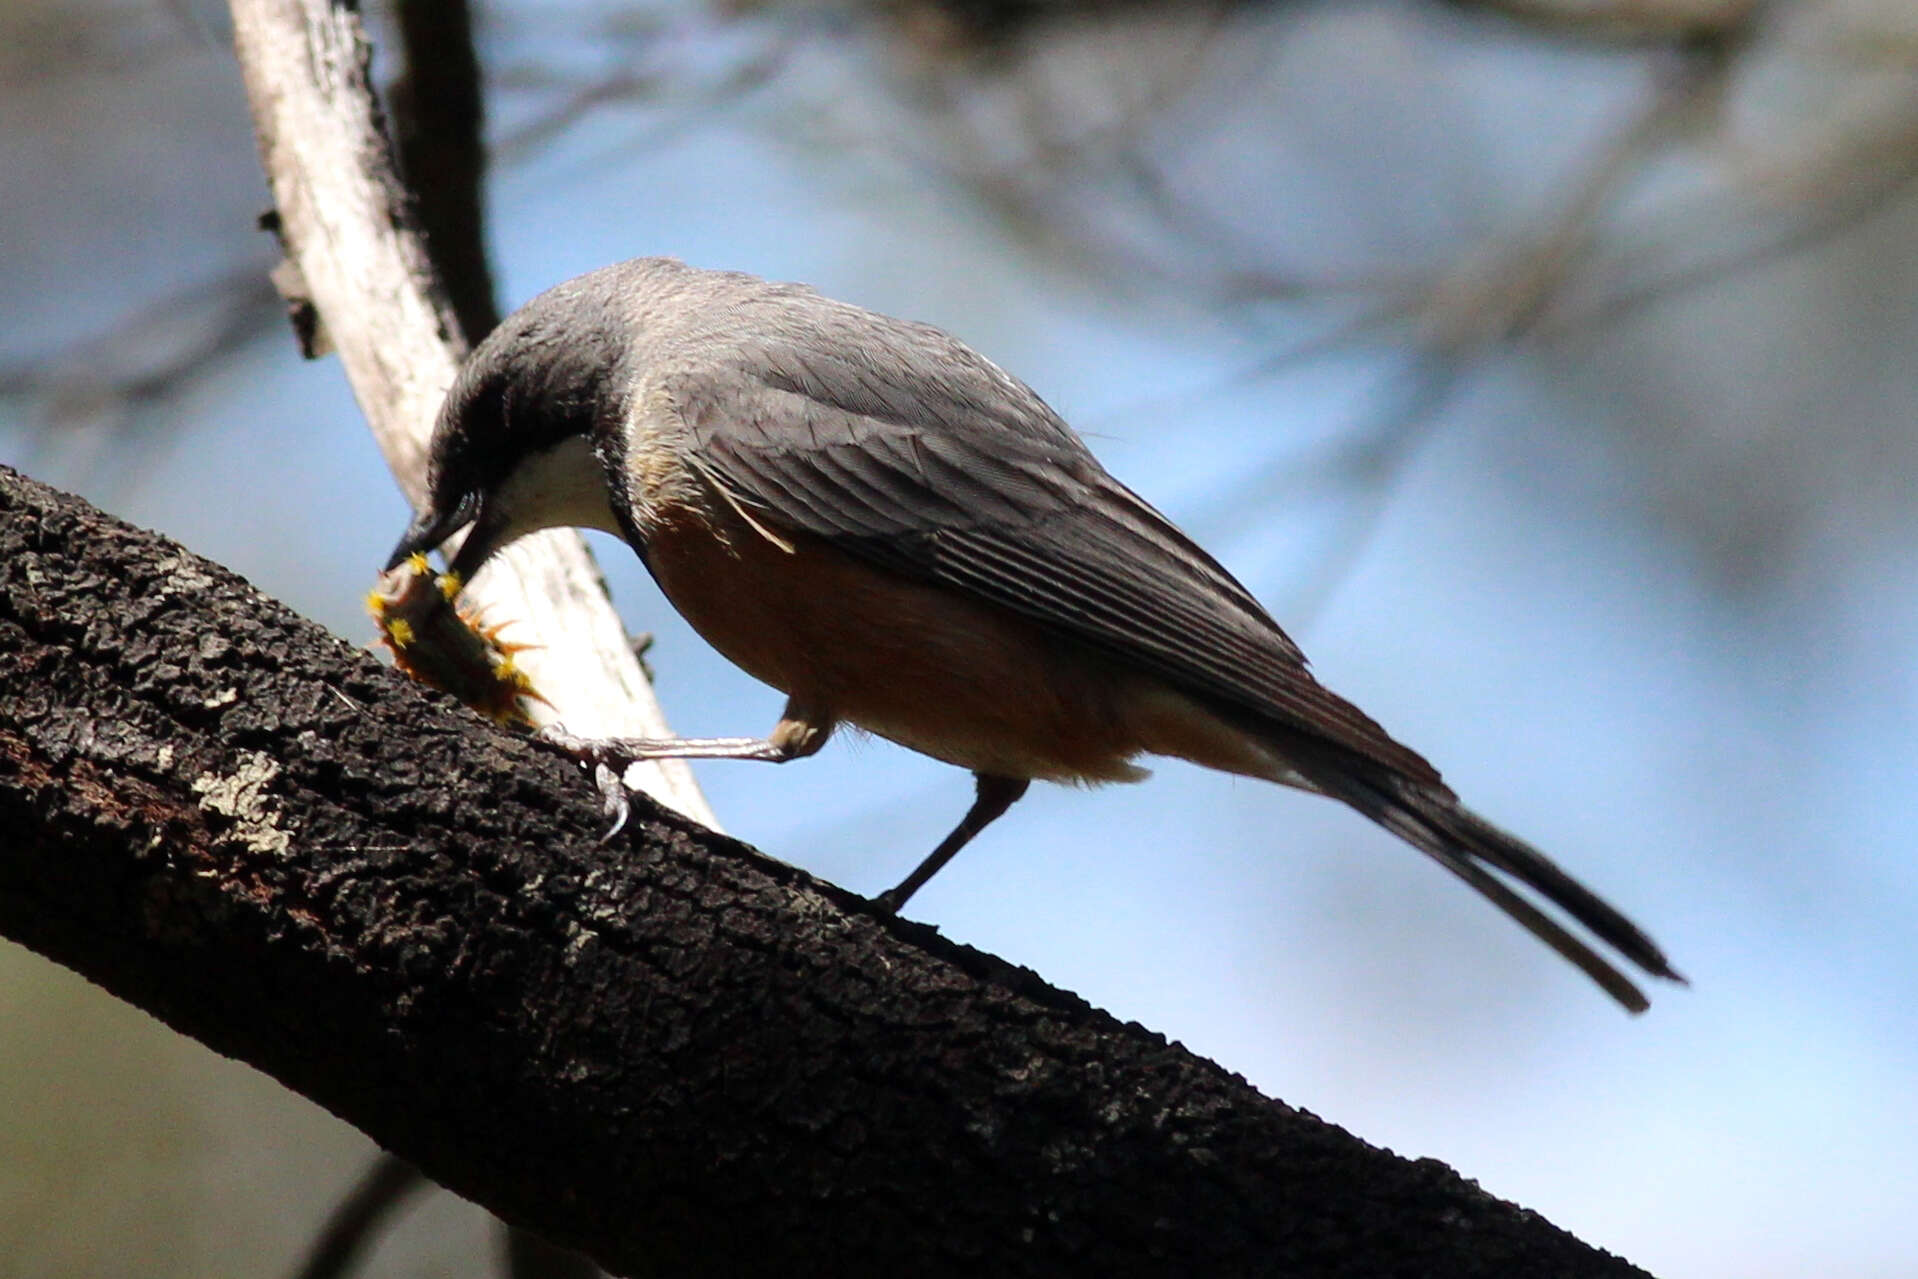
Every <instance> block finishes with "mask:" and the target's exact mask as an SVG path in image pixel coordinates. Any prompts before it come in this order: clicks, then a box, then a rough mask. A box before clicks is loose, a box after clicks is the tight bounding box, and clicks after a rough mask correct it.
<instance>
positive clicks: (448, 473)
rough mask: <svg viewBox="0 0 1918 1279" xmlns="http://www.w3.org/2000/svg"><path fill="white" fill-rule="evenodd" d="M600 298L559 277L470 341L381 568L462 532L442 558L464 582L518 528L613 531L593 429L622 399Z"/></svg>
mask: <svg viewBox="0 0 1918 1279" xmlns="http://www.w3.org/2000/svg"><path fill="white" fill-rule="evenodd" d="M616 318H617V317H616V314H615V313H614V312H613V311H612V309H611V308H610V307H608V306H607V305H605V300H604V299H600V298H595V297H593V296H591V295H586V296H582V295H581V294H580V293H579V292H578V290H577V289H571V290H569V289H568V288H567V287H566V286H562V287H561V288H559V289H554V290H551V291H549V292H548V293H545V294H542V295H541V296H540V297H538V298H535V299H534V300H533V301H532V302H530V303H528V304H527V305H526V306H525V307H523V308H522V309H521V310H519V311H517V312H515V313H514V314H513V315H511V316H509V317H508V318H507V319H506V320H505V321H503V322H502V323H501V324H500V325H499V327H497V328H496V329H494V330H493V332H492V333H491V334H490V335H488V337H487V338H486V340H485V341H483V342H481V343H480V345H479V346H478V347H477V348H475V349H474V351H473V353H472V355H471V356H470V357H468V359H467V361H466V364H465V365H464V367H462V368H461V370H460V373H459V377H458V378H457V379H455V381H454V383H453V387H452V389H451V390H450V391H448V392H447V394H446V401H445V403H444V404H443V405H442V406H441V408H440V413H439V419H438V421H437V422H436V423H435V425H434V428H433V440H432V444H431V446H430V452H429V454H428V462H427V485H428V491H427V502H426V506H425V509H423V510H421V511H420V512H419V513H418V515H417V516H416V517H415V518H414V520H413V522H412V524H410V525H409V526H408V527H407V530H406V533H405V534H404V535H403V536H402V537H401V538H400V540H399V544H398V545H397V546H395V547H394V548H393V555H392V558H391V559H390V560H389V561H388V564H387V567H388V569H392V568H395V567H397V566H398V565H399V564H400V563H402V562H403V561H404V560H405V559H406V558H407V557H408V556H409V555H412V554H414V553H415V552H421V551H430V550H432V549H433V548H434V547H437V546H439V545H440V544H441V543H443V542H445V541H446V540H447V539H448V538H450V537H453V536H454V535H455V534H458V533H459V532H461V531H462V530H464V531H465V533H466V539H465V541H464V542H462V543H461V544H460V546H459V548H458V550H457V551H456V552H454V553H453V554H452V555H451V556H450V557H449V563H448V569H449V571H451V572H452V573H454V574H455V575H457V577H458V578H459V580H461V581H462V582H464V581H471V580H472V576H473V574H474V573H475V572H477V571H478V569H479V568H480V566H481V565H482V564H484V563H485V562H486V560H487V559H488V558H490V557H491V556H492V555H493V553H494V552H496V551H499V550H501V549H503V548H504V547H506V546H507V545H508V544H509V543H511V542H513V541H516V540H517V539H518V538H520V537H522V536H523V535H525V534H527V533H535V532H538V531H539V530H541V529H545V528H555V527H566V526H572V527H583V528H599V529H605V530H608V531H610V532H618V531H619V526H618V523H617V521H616V520H615V518H614V516H613V512H612V509H611V504H610V500H609V496H608V494H609V490H608V487H607V477H606V474H605V470H604V468H603V467H602V465H601V463H600V461H599V458H598V457H597V456H596V451H595V447H594V444H595V435H596V433H597V431H598V430H599V429H600V428H601V427H603V426H605V425H607V424H609V423H613V422H617V420H618V418H619V415H620V413H621V411H622V405H623V402H624V386H625V379H624V378H623V377H622V376H621V370H622V368H623V366H624V364H625V358H624V353H625V350H626V346H627V344H626V343H625V341H624V340H623V338H622V335H621V333H620V330H619V326H618V325H617V324H616V323H614V322H613V321H614V320H615V319H616Z"/></svg>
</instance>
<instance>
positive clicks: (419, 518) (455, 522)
mask: <svg viewBox="0 0 1918 1279" xmlns="http://www.w3.org/2000/svg"><path fill="white" fill-rule="evenodd" d="M478 514H479V501H478V499H477V498H474V497H470V496H469V497H465V498H462V499H460V501H459V503H458V505H456V506H454V507H453V509H452V510H450V511H439V510H435V509H433V508H431V507H428V508H427V509H426V510H424V511H422V512H420V513H419V514H418V515H416V516H414V517H413V522H412V523H411V524H409V525H407V528H406V532H405V533H404V534H402V535H401V537H400V541H399V545H397V546H395V547H394V548H393V554H392V556H391V558H389V559H388V560H387V561H386V571H387V572H389V573H390V572H392V571H393V570H394V569H396V568H398V567H399V566H400V565H402V564H404V563H405V562H406V560H407V557H408V556H410V555H415V554H418V553H420V552H423V551H430V550H432V549H433V548H434V547H436V546H438V545H439V544H440V543H441V542H444V541H445V540H446V539H447V538H449V537H451V536H453V534H455V533H457V532H459V531H460V529H462V528H464V527H465V526H466V525H468V524H470V523H472V522H473V519H474V517H475V516H476V515H478ZM467 540H468V541H469V542H470V541H472V540H473V539H471V538H468V539H467ZM462 549H464V548H462Z"/></svg>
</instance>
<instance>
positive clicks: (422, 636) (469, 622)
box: [366, 554, 546, 729]
mask: <svg viewBox="0 0 1918 1279" xmlns="http://www.w3.org/2000/svg"><path fill="white" fill-rule="evenodd" d="M461 585H462V583H461V582H460V580H459V578H458V577H457V576H455V575H454V574H452V573H445V574H439V575H435V574H434V572H433V566H432V565H431V564H429V563H428V562H427V559H426V556H424V555H420V554H416V555H413V556H410V557H408V559H407V561H406V562H405V563H404V564H402V565H400V566H399V567H398V568H396V569H393V570H392V571H391V572H388V573H383V574H381V576H380V579H379V581H378V582H377V583H376V584H375V585H374V587H373V589H372V590H371V591H369V592H368V593H367V596H366V611H367V612H369V613H371V614H372V615H373V620H374V622H376V623H377V624H378V625H379V628H380V642H381V643H383V644H385V645H386V647H387V648H388V649H389V650H390V651H391V652H392V654H393V664H394V665H395V666H398V667H399V668H400V669H401V670H402V671H404V672H405V673H406V674H408V675H410V676H412V677H413V678H414V679H416V680H418V681H420V682H421V683H422V684H426V685H428V686H429V687H432V688H437V689H439V690H440V691H442V692H445V693H450V694H452V695H453V696H454V697H456V698H458V699H459V700H460V701H461V702H462V703H464V704H465V705H467V706H470V707H471V708H472V709H474V710H476V711H478V712H479V713H480V714H482V715H484V716H486V717H487V718H488V719H491V720H492V721H494V722H495V723H498V724H504V725H507V726H508V727H512V728H526V729H530V728H532V727H534V724H533V720H532V718H531V717H530V716H529V715H528V714H527V713H526V709H525V707H524V706H523V705H522V701H523V699H526V698H531V699H533V700H535V701H541V702H544V701H545V700H546V699H545V698H544V697H541V696H540V695H539V692H538V690H536V689H535V688H534V687H533V684H532V681H531V680H529V679H528V678H527V677H526V672H524V671H522V670H521V669H520V668H519V665H518V664H517V663H516V662H515V661H514V660H513V658H514V655H515V654H517V653H521V652H524V651H525V650H526V649H527V648H529V647H531V646H530V645H527V644H513V643H509V642H507V641H505V640H502V639H501V638H500V632H501V631H503V630H505V629H506V628H507V626H509V625H511V623H510V622H502V623H500V624H498V625H496V626H484V625H482V624H481V622H480V620H479V618H478V617H477V616H475V615H472V614H470V613H468V612H466V611H463V610H462V609H461V608H459V606H458V605H456V604H455V603H454V600H455V598H456V597H457V596H458V595H459V591H460V586H461Z"/></svg>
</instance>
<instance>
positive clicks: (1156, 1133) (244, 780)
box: [0, 470, 1640, 1279]
mask: <svg viewBox="0 0 1918 1279" xmlns="http://www.w3.org/2000/svg"><path fill="white" fill-rule="evenodd" d="M600 828H601V817H600V814H599V809H598V804H597V799H596V796H595V795H594V793H593V788H592V787H591V786H590V785H588V784H586V783H585V781H584V780H583V779H582V778H581V777H580V776H579V774H578V773H577V772H576V771H575V769H574V767H573V766H572V765H571V764H570V763H569V762H567V761H566V760H563V759H562V758H560V757H558V756H557V755H555V754H554V753H553V752H551V751H548V750H546V749H544V748H542V747H540V746H539V745H537V744H535V743H533V742H531V741H528V740H526V739H523V738H518V737H514V736H510V735H507V734H505V733H502V732H499V731H496V730H494V729H492V728H490V727H488V726H486V725H484V724H483V723H481V722H480V721H479V720H477V719H476V718H475V717H473V716H471V715H470V714H467V713H466V712H464V711H462V710H460V709H459V708H457V707H455V706H453V705H451V704H450V703H448V702H447V701H446V700H444V699H442V698H439V697H437V696H435V695H432V694H428V693H426V692H424V691H423V690H421V689H420V688H418V687H417V686H414V685H412V684H410V683H409V682H408V681H406V680H404V679H403V678H401V677H399V676H397V675H395V674H393V673H392V672H390V671H388V670H386V669H384V668H382V667H381V666H380V665H379V664H378V663H377V662H375V661H374V660H373V659H372V658H370V657H369V656H368V655H367V654H365V653H364V652H362V651H360V650H357V649H355V648H353V647H352V646H350V645H348V644H345V643H343V642H342V641H340V640H338V639H335V638H332V637H330V636H328V635H326V634H325V633H324V632H322V631H321V630H320V629H319V628H318V627H316V626H314V625H312V624H311V623H308V622H306V621H304V620H302V619H301V618H299V617H296V616H294V615H293V614H291V613H289V612H288V611H287V610H286V609H284V608H282V607H280V606H279V605H277V604H274V603H273V602H272V601H270V600H267V599H264V598H262V597H261V596H260V595H258V594H257V593H256V592H255V591H253V590H252V589H251V588H250V587H249V586H247V585H246V583H244V582H242V581H241V580H239V579H238V578H236V577H234V576H233V575H232V574H230V573H228V572H226V571H225V570H223V569H220V568H219V567H217V566H216V565H213V564H210V563H208V562H206V561H203V560H200V559H198V558H196V557H195V556H193V555H191V554H190V553H188V552H186V551H184V550H182V549H181V548H180V547H178V546H176V545H173V544H172V543H169V542H167V541H166V540H165V539H162V538H159V537H157V536H154V535H151V534H146V533H142V532H139V531H137V530H134V529H132V528H129V527H127V526H125V525H123V524H120V523H118V522H117V521H114V520H112V519H111V518H109V517H106V516H103V515H102V514H100V513H99V512H97V511H95V510H93V509H92V508H90V507H88V506H86V505H85V504H84V503H82V502H80V501H78V500H77V499H72V498H68V497H64V496H61V495H59V494H57V493H55V492H53V491H51V490H48V489H46V488H44V487H42V486H40V485H38V484H35V483H33V482H31V481H28V480H25V479H23V478H21V477H19V476H18V475H16V474H14V473H12V472H8V471H5V470H0V835H3V836H4V837H3V838H0V932H4V933H5V934H6V935H8V936H11V937H14V938H16V939H18V940H20V941H22V942H24V943H25V944H27V945H29V946H31V947H33V948H34V949H36V950H38V951H40V952H41V953H43V954H45V955H47V956H49V957H50V958H53V959H55V960H57V961H58V962H61V963H64V964H67V965H69V966H71V967H73V968H75V969H77V970H79V971H80V972H82V973H84V974H86V975H87V976H88V977H90V978H92V979H93V980H94V981H97V982H98V983H100V984H101V985H103V986H105V987H106V988H107V989H108V990H110V991H112V992H114V993H115V994H117V995H119V996H121V997H122V998H125V999H127V1000H130V1001H131V1002H133V1003H135V1004H137V1005H139V1006H140V1007H142V1008H145V1009H147V1010H149V1011H150V1012H152V1013H153V1014H154V1015H156V1016H158V1017H160V1018H161V1019H163V1020H164V1021H166V1022H168V1023H169V1024H170V1025H172V1026H174V1027H176V1028H178V1029H179V1030H181V1031H183V1032H185V1033H187V1034H190V1035H192V1036H194V1037H195V1038H197V1039H200V1040H202V1041H203V1042H205V1043H207V1044H209V1045H210V1046H212V1047H213V1048H215V1049H216V1050H218V1051H220V1052H223V1053H227V1054H230V1055H232V1056H235V1057H238V1058H240V1059H241V1060H243V1061H247V1062H250V1063H252V1064H253V1065H255V1066H257V1067H259V1068H260V1069H262V1070H265V1071H267V1072H268V1073H270V1074H272V1075H274V1076H275V1077H276V1078H278V1079H280V1080H281V1081H283V1082H285V1083H286V1084H287V1085H288V1086H289V1087H291V1088H293V1089H295V1090H296V1091H298V1092H300V1093H302V1094H304V1095H305V1096H307V1097H310V1098H312V1099H313V1100H315V1101H316V1102H318V1103H320V1104H321V1105H323V1106H325V1107H327V1108H328V1109H330V1110H332V1111H333V1112H335V1113H336V1114H338V1115H340V1116H342V1117H343V1118H345V1119H346V1120H348V1121H349V1122H351V1123H353V1124H355V1125H357V1126H358V1127H360V1128H361V1129H363V1130H364V1131H365V1132H367V1133H368V1134H370V1135H371V1136H372V1137H373V1138H374V1139H375V1140H377V1141H379V1142H380V1143H381V1144H382V1145H384V1146H386V1147H387V1148H388V1149H390V1150H392V1151H393V1152H395V1153H396V1154H397V1155H399V1156H401V1157H403V1158H405V1159H407V1160H408V1161H410V1162H412V1163H414V1164H416V1165H418V1167H419V1168H421V1169H422V1170H423V1171H424V1172H426V1173H427V1174H428V1175H429V1176H431V1177H433V1178H434V1179H435V1180H437V1181H440V1182H442V1183H444V1184H446V1185H448V1186H450V1187H452V1188H454V1189H456V1190H458V1191H460V1192H461V1193H462V1194H465V1195H467V1196H469V1197H471V1198H473V1199H475V1200H477V1201H478V1202H480V1203H482V1204H484V1205H486V1206H487V1207H488V1208H491V1209H492V1210H493V1211H495V1212H497V1213H499V1214H500V1215H501V1216H503V1217H504V1218H506V1219H507V1220H508V1221H512V1222H515V1223H519V1224H523V1225H526V1226H528V1227H531V1228H533V1229H535V1230H537V1231H538V1232H540V1233H541V1234H543V1235H545V1236H546V1237H547V1238H549V1239H552V1240H555V1241H557V1242H559V1243H562V1244H565V1245H567V1246H570V1247H576V1248H578V1249H580V1250H582V1251H584V1252H587V1253H588V1254H590V1255H591V1256H593V1257H595V1258H596V1259H598V1260H599V1261H600V1262H601V1263H602V1264H604V1265H606V1266H607V1267H608V1268H610V1269H612V1270H615V1271H618V1272H622V1273H628V1274H631V1273H646V1274H655V1273H656V1274H686V1275H769V1276H771V1275H777V1276H781V1277H782V1279H786V1277H791V1276H804V1275H835V1276H845V1275H868V1274H870V1275H895V1274H903V1273H911V1274H914V1275H926V1276H935V1275H956V1276H958V1275H963V1276H977V1275H995V1276H1017V1275H1045V1276H1060V1275H1082V1274H1083V1275H1098V1276H1101V1277H1102V1279H1103V1277H1106V1276H1127V1275H1163V1276H1179V1277H1181V1279H1183V1277H1185V1276H1191V1275H1207V1276H1214V1275H1236V1274H1273V1275H1280V1274H1282V1275H1288V1276H1294V1277H1297V1279H1307V1277H1309V1276H1317V1275H1366V1276H1390V1275H1407V1276H1411V1275H1416V1276H1420V1277H1421V1279H1442V1277H1445V1276H1467V1275H1486V1276H1490V1275H1500V1276H1509V1275H1521V1274H1522V1275H1552V1276H1593V1277H1597V1276H1627V1275H1637V1274H1639V1273H1640V1272H1639V1271H1637V1270H1635V1269H1633V1268H1632V1267H1631V1266H1629V1265H1627V1264H1625V1263H1623V1262H1621V1261H1618V1260H1617V1259H1615V1258H1612V1257H1609V1256H1607V1255H1605V1254H1603V1253H1600V1252H1597V1251H1595V1250H1593V1249H1591V1248H1589V1247H1588V1246H1586V1245H1584V1244H1582V1243H1580V1242H1578V1241H1577V1240H1575V1239H1573V1238H1571V1237H1569V1236H1567V1235H1565V1234H1563V1233H1561V1232H1560V1231H1558V1230H1557V1229H1555V1228H1554V1227H1552V1226H1551V1225H1549V1224H1547V1223H1546V1222H1544V1221H1543V1220H1541V1219H1540V1218H1538V1217H1536V1216H1535V1215H1533V1214H1531V1213H1528V1212H1525V1211H1522V1210H1520V1209H1518V1208H1515V1207H1513V1206H1512V1205H1510V1204H1507V1203H1503V1202H1500V1201H1499V1200H1496V1199H1494V1198H1492V1197H1491V1196H1489V1195H1487V1194H1485V1193H1484V1192H1482V1191H1480V1190H1479V1189H1478V1188H1477V1187H1476V1186H1474V1185H1472V1184H1471V1183H1469V1182H1466V1181H1464V1180H1462V1179H1460V1178H1459V1177H1458V1176H1456V1175H1455V1174H1453V1173H1452V1172H1450V1171H1449V1170H1447V1169H1445V1168H1444V1167H1442V1166H1441V1165H1439V1164H1437V1163H1434V1162H1432V1161H1429V1160H1425V1161H1418V1162H1411V1161H1407V1160H1403V1159H1399V1158H1397V1157H1395V1156H1393V1155H1390V1154H1388V1153H1385V1152H1382V1151H1379V1150H1375V1149H1373V1148H1371V1147H1369V1146H1367V1145H1365V1144H1364V1143H1363V1142H1361V1141H1358V1140H1356V1139H1355V1138H1353V1137H1351V1136H1349V1135H1347V1134H1346V1133H1344V1132H1342V1131H1340V1130H1339V1129H1337V1128H1334V1127H1332V1126H1330V1125H1328V1124H1325V1123H1322V1122H1321V1121H1319V1120H1317V1119H1314V1118H1313V1117H1311V1116H1309V1115H1306V1114H1304V1113H1301V1112H1299V1111H1296V1110H1293V1109H1291V1108H1290V1107H1288V1106H1285V1105H1282V1104H1280V1103H1278V1102H1274V1101H1270V1100H1268V1099H1266V1098H1264V1097H1261V1096H1260V1095H1259V1094H1258V1093H1257V1092H1255V1091H1254V1090H1253V1089H1252V1088H1250V1087H1249V1086H1248V1085H1247V1084H1246V1083H1245V1082H1244V1081H1243V1080H1241V1079H1239V1078H1237V1077H1236V1076H1234V1075H1231V1074H1229V1073H1228V1072H1226V1071H1224V1070H1222V1069H1220V1068H1219V1067H1218V1066H1215V1065H1213V1064H1212V1063H1210V1062H1207V1061H1204V1060H1201V1059H1199V1058H1196V1057H1194V1056H1192V1055H1191V1054H1190V1053H1188V1052H1186V1051H1185V1050H1184V1049H1182V1048H1180V1047H1179V1046H1177V1045H1175V1044H1169V1043H1167V1042H1166V1041H1165V1040H1164V1039H1163V1038H1161V1037H1160V1036H1158V1035H1155V1034H1153V1033H1151V1032H1149V1031H1147V1030H1145V1029H1144V1028H1142V1027H1139V1026H1137V1025H1121V1024H1119V1023H1118V1022H1116V1021H1114V1020H1113V1019H1112V1018H1110V1017H1108V1016H1107V1015H1105V1014H1104V1013H1101V1012H1099V1011H1098V1010H1096V1009H1094V1008H1091V1007H1089V1006H1087V1005H1086V1004H1085V1003H1084V1002H1082V1001H1081V1000H1079V999H1077V998H1076V997H1074V996H1072V995H1070V994H1067V993H1065V992H1063V991H1059V990H1056V989H1053V988H1052V987H1050V986H1048V985H1046V984H1045V983H1044V982H1043V981H1041V980H1040V979H1039V978H1038V977H1037V976H1036V975H1034V974H1033V973H1031V972H1028V971H1025V970H1022V969H1019V968H1016V967H1013V966H1012V965H1009V964H1006V963H1004V962H1003V961H1001V960H998V959H995V958H993V957H991V956H989V955H984V954H981V953H979V952H976V951H973V950H970V949H967V948H965V947H963V946H958V945H955V944H953V943H951V942H948V941H945V940H944V939H942V938H941V937H939V936H938V935H937V933H936V932H935V931H934V930H932V929H930V928H926V927H923V926H919V925H914V924H911V923H908V922H904V921H898V920H894V919H890V918H887V917H884V916H881V915H879V914H878V913H876V911H875V910H874V909H872V908H871V907H870V906H869V904H868V903H866V902H865V901H863V900H862V899H860V898H858V897H855V896H854V895H852V894H850V893H847V892H844V891H842V890H840V889H837V888H834V887H833V886H831V885H828V884H824V883H821V882H819V881H817V880H814V879H812V878H811V877H810V876H808V875H806V874H804V873H803V872H801V871H798V870H795V869H793V868H791V867H788V866H784V865H782V864H780V863H777V862H774V861H771V860H769V859H767V858H766V857H764V856H762V855H760V854H758V853H755V852H754V851H753V850H751V849H749V848H746V847H744V846H743V845H740V844H739V843H737V842H735V841H733V840H730V839H728V838H726V837H724V836H721V835H717V834H714V833H712V832H710V831H707V830H705V829H703V828H701V827H699V826H697V825H695V824H693V823H691V822H689V821H687V820H685V819H683V818H680V817H678V816H676V815H674V814H672V813H671V812H669V811H668V810H665V809H663V808H659V807H657V806H655V805H652V804H649V803H647V802H645V801H644V800H640V801H638V803H637V805H636V809H635V820H634V821H633V822H632V823H631V826H630V829H629V831H628V833H626V834H625V835H623V836H622V837H621V838H620V839H619V840H618V841H617V842H615V843H612V844H602V843H600V842H599V837H600Z"/></svg>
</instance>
